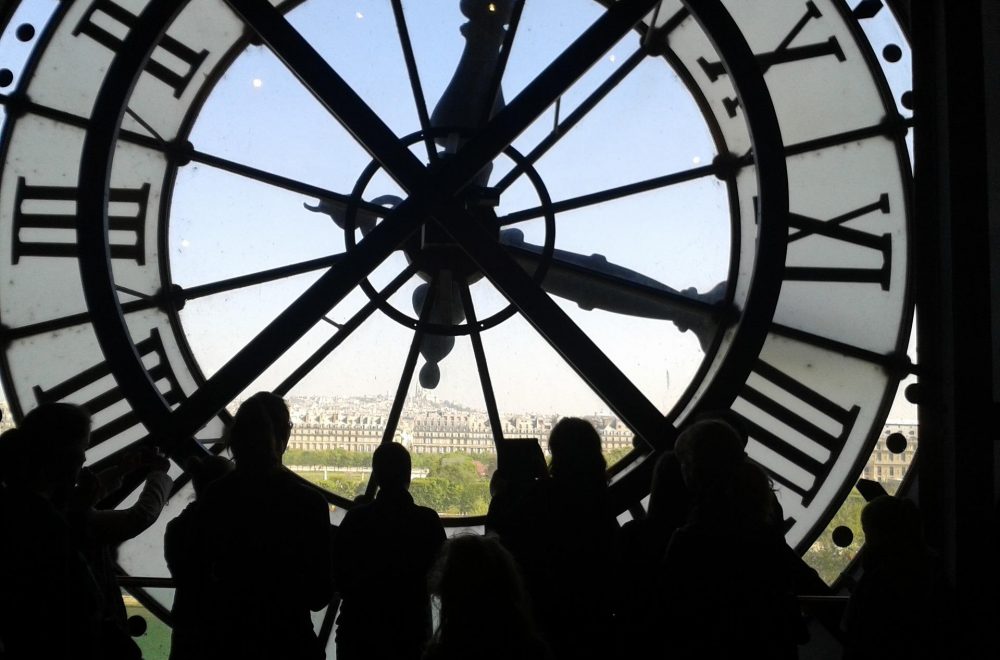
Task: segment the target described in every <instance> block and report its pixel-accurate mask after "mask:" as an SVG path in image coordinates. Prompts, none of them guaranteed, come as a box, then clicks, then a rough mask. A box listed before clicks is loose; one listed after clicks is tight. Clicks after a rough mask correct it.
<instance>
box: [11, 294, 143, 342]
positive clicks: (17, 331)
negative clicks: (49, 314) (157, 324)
mask: <svg viewBox="0 0 1000 660" xmlns="http://www.w3.org/2000/svg"><path fill="white" fill-rule="evenodd" d="M159 305H160V300H159V299H157V298H152V299H148V300H130V301H129V302H124V303H122V312H124V313H125V314H132V313H135V312H141V311H143V310H147V309H152V308H153V307H157V306H159ZM90 318H91V316H90V313H89V312H80V313H79V314H68V315H66V316H61V317H59V318H55V319H51V320H49V321H38V322H37V323H29V324H28V325H22V326H18V327H15V328H5V327H0V340H2V341H4V342H11V341H14V340H16V339H24V338H25V337H33V336H35V335H40V334H43V333H46V332H58V331H59V330H65V329H66V328H72V327H73V326H76V325H83V324H84V323H90Z"/></svg>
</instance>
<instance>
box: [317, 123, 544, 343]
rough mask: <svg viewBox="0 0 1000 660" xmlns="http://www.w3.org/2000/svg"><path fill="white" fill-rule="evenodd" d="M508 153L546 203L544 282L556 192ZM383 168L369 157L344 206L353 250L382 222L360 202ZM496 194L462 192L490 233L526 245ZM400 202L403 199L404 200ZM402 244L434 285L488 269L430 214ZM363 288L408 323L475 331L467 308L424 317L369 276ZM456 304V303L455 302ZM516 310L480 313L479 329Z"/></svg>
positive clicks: (538, 273)
mask: <svg viewBox="0 0 1000 660" xmlns="http://www.w3.org/2000/svg"><path fill="white" fill-rule="evenodd" d="M467 132H468V131H465V130H463V129H451V128H441V127H437V128H434V129H433V130H432V131H430V133H431V135H430V137H431V138H434V139H436V138H446V137H449V136H454V135H456V134H457V135H462V134H464V133H467ZM424 139H425V135H424V133H423V132H421V131H418V132H416V133H412V134H410V135H407V136H406V137H404V138H402V139H401V140H400V141H401V142H402V143H403V144H406V145H407V146H409V145H413V144H417V143H421V142H423V141H424ZM502 153H503V155H504V156H506V157H507V158H509V159H510V160H511V161H512V162H513V163H514V166H515V167H516V168H518V169H519V170H520V171H521V173H522V175H523V176H524V177H525V178H527V179H528V181H529V182H530V183H531V186H532V188H533V189H534V191H535V193H536V195H537V197H538V201H539V206H540V208H541V209H542V218H543V221H544V226H545V240H544V242H543V244H542V245H541V246H540V247H541V250H540V251H538V253H537V254H538V263H537V265H535V267H534V270H533V271H532V272H531V276H532V279H534V281H535V282H539V283H540V282H542V281H543V280H544V279H545V275H546V273H547V272H548V269H549V265H550V264H551V263H552V257H553V253H554V251H555V236H556V220H555V211H554V210H553V205H552V198H551V196H550V195H549V192H548V189H547V187H546V186H545V182H544V181H543V180H542V177H541V175H540V174H539V173H538V171H537V170H536V169H535V167H534V166H533V165H532V164H531V163H530V162H529V161H528V159H526V158H525V157H524V155H523V154H521V153H520V152H519V151H518V150H517V149H515V148H514V147H512V146H507V147H506V148H505V149H504V150H503V152H502ZM441 157H442V158H447V154H441ZM380 170H381V166H380V165H379V164H378V163H377V162H375V161H372V162H371V163H369V165H368V166H367V167H366V168H365V169H364V171H362V173H361V174H360V175H359V176H358V180H357V183H356V184H355V186H354V189H353V190H352V191H351V195H350V201H349V202H348V203H347V205H346V208H345V209H344V216H343V220H342V222H343V229H344V243H345V246H346V249H347V250H348V251H350V250H352V249H354V248H356V247H357V238H356V232H357V231H360V232H361V234H362V236H364V235H365V234H367V232H368V231H370V230H371V228H372V227H373V226H374V224H377V222H378V219H377V218H374V217H371V218H365V217H363V216H362V212H361V208H360V204H361V202H362V201H364V195H365V192H366V191H367V189H368V186H369V184H370V183H371V181H372V179H373V178H374V176H375V175H376V174H377V173H378V172H379V171H380ZM491 195H492V191H491V189H489V188H483V187H478V186H473V185H471V184H470V185H469V186H467V187H466V188H465V189H463V190H462V191H460V193H459V194H458V195H457V197H458V198H460V199H463V200H464V206H465V208H466V210H467V212H468V213H469V215H470V216H472V217H474V218H475V219H476V220H477V221H479V222H480V223H481V224H482V225H483V226H484V227H486V229H487V231H488V232H489V233H490V235H491V236H492V237H493V238H495V239H496V240H497V241H499V242H500V243H504V242H505V241H507V242H509V243H513V244H515V245H516V244H519V243H520V244H522V245H523V234H522V233H521V232H520V230H518V229H506V230H505V229H502V226H501V223H499V222H498V220H497V216H496V213H495V211H494V210H493V209H494V208H495V207H496V205H497V204H498V203H499V198H491ZM389 197H390V196H388V195H386V196H381V197H378V196H377V197H375V198H374V200H375V201H376V203H377V201H378V200H380V199H382V200H387V199H388V198H389ZM399 201H401V200H399ZM395 203H398V201H397V202H395ZM394 205H395V204H394ZM310 208H312V207H310ZM366 223H368V224H366ZM400 247H401V249H402V251H403V253H404V254H405V256H406V259H407V262H409V263H411V264H414V265H416V267H417V275H418V276H419V277H420V278H421V279H423V280H424V281H425V282H428V283H431V285H433V283H434V282H435V281H436V280H440V278H441V276H442V275H444V276H446V277H450V278H452V279H453V280H455V281H459V282H464V283H465V284H466V285H472V284H475V283H476V282H478V281H480V280H481V279H483V273H482V271H481V270H480V269H479V267H478V266H477V265H476V264H475V263H474V261H473V260H472V259H471V258H470V257H469V256H468V254H466V252H465V251H464V250H463V249H462V247H461V246H460V245H459V244H457V243H456V242H454V241H453V240H452V239H451V238H450V237H449V236H448V235H447V234H446V233H445V232H444V231H443V230H442V229H440V228H439V227H438V226H437V224H436V223H435V222H434V221H433V220H431V219H430V218H428V219H425V220H423V221H422V224H421V229H420V230H418V231H417V232H416V233H415V234H414V235H412V236H411V237H410V238H409V239H407V240H406V241H405V243H404V244H403V245H402V246H400ZM360 288H361V289H362V290H363V291H364V293H365V295H367V296H368V298H369V300H371V301H372V302H374V303H376V304H377V306H378V308H379V310H380V311H382V312H383V313H384V314H385V315H386V316H388V317H389V318H391V319H393V320H394V321H396V322H397V323H400V324H401V325H403V326H405V327H407V328H413V329H417V328H419V329H420V330H421V331H423V332H426V333H430V334H436V335H450V336H462V335H468V334H470V333H471V332H472V328H471V327H470V325H469V322H468V320H467V319H466V318H465V316H464V314H462V315H461V317H460V318H459V316H458V315H457V314H456V316H454V317H453V318H452V319H451V320H450V321H446V322H440V321H439V320H436V319H425V318H419V317H418V316H417V315H415V314H414V315H411V314H408V313H406V312H403V311H401V310H400V309H399V308H397V307H396V306H394V305H392V304H391V303H389V302H388V301H387V300H386V299H385V298H384V297H383V296H382V295H381V294H380V293H379V292H378V290H377V289H376V287H375V286H374V285H373V284H372V282H371V280H370V279H369V278H365V279H364V280H362V281H361V284H360ZM454 302H455V303H457V305H458V308H459V309H460V308H461V302H460V301H459V300H457V299H456V301H454ZM422 306H423V300H422V299H421V300H417V298H416V295H415V297H414V309H415V310H416V309H420V308H421V307H422ZM452 307H455V305H454V304H453V305H452ZM516 313H517V309H516V308H515V306H514V305H513V304H511V303H508V304H507V305H506V306H504V307H503V309H501V310H500V311H498V312H494V313H493V314H490V315H489V316H487V317H485V318H482V319H476V322H475V325H476V327H477V328H478V329H479V330H486V329H489V328H493V327H496V326H497V325H499V324H500V323H503V322H504V321H506V320H507V319H509V318H511V317H512V316H513V315H514V314H516Z"/></svg>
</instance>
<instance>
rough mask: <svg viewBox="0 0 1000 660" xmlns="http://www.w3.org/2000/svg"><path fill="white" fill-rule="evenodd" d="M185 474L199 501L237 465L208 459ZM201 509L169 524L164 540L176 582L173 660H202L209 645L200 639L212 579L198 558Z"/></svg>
mask: <svg viewBox="0 0 1000 660" xmlns="http://www.w3.org/2000/svg"><path fill="white" fill-rule="evenodd" d="M184 471H185V472H186V473H187V474H189V475H191V481H192V483H193V484H194V496H195V498H201V497H204V495H205V492H206V491H207V489H208V486H209V485H211V484H212V483H214V482H216V481H218V480H219V479H221V478H222V477H224V476H226V475H227V474H229V473H230V472H232V471H233V463H232V461H230V460H228V459H226V458H224V457H222V456H205V457H199V458H194V459H191V460H190V461H188V462H187V464H186V465H185V466H184ZM200 509H201V501H200V499H195V500H194V501H192V502H191V503H190V504H188V505H187V506H186V507H185V508H184V510H183V511H181V513H180V514H179V515H178V516H177V517H176V518H174V519H173V520H171V521H170V522H169V523H167V529H166V532H165V533H164V536H163V554H164V556H165V557H166V560H167V568H169V569H170V574H171V575H172V576H173V578H174V605H173V609H172V610H171V612H170V614H171V617H172V618H173V622H172V630H171V636H170V660H190V659H191V658H199V657H202V655H201V654H202V649H203V648H204V645H205V643H206V642H205V640H203V639H201V638H200V631H201V625H202V622H201V620H200V619H201V617H203V616H206V615H207V616H211V614H210V613H206V612H203V611H201V606H200V604H201V602H202V598H203V593H202V592H203V590H204V589H205V586H206V585H207V583H208V582H209V580H210V577H211V576H210V574H209V572H208V570H207V565H206V563H205V562H204V561H201V558H200V557H199V556H198V555H197V544H198V538H197V536H196V534H197V533H198V531H197V530H198V514H199V512H200Z"/></svg>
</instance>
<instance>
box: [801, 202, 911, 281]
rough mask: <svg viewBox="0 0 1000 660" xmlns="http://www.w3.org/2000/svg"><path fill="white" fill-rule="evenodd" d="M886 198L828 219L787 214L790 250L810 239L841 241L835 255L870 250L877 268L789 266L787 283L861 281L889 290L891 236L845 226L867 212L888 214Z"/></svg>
mask: <svg viewBox="0 0 1000 660" xmlns="http://www.w3.org/2000/svg"><path fill="white" fill-rule="evenodd" d="M889 210H890V209H889V195H887V194H885V193H883V194H882V195H880V196H879V197H878V199H876V200H875V201H874V202H872V203H870V204H865V205H863V206H859V207H858V208H856V209H853V210H851V211H848V212H847V213H844V214H842V215H839V216H837V217H835V218H830V219H829V220H820V219H818V218H812V217H809V216H807V215H802V214H800V213H789V215H788V226H789V228H790V229H792V230H793V231H791V232H790V233H789V234H788V244H789V250H790V251H791V246H792V244H793V243H795V242H796V241H800V240H804V239H807V238H808V237H810V236H824V237H826V238H828V239H833V240H835V241H840V242H841V245H838V246H837V250H836V252H835V254H842V255H843V254H847V251H851V252H856V251H857V250H858V249H861V250H863V251H866V252H868V251H870V253H871V254H873V255H874V256H875V257H876V259H877V260H879V261H880V265H879V266H878V267H875V268H848V267H842V266H841V267H802V266H788V267H786V268H785V279H786V280H800V281H802V280H805V281H812V282H862V283H872V284H878V285H879V286H880V287H881V288H882V290H883V291H888V290H889V286H890V277H891V275H892V236H891V235H889V234H871V233H868V232H866V231H861V230H859V229H853V228H851V227H848V226H846V223H847V222H849V221H851V220H854V219H855V218H860V217H862V216H865V215H868V214H870V213H875V212H881V213H882V214H888V213H889Z"/></svg>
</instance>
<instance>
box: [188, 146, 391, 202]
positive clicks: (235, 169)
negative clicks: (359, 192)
mask: <svg viewBox="0 0 1000 660" xmlns="http://www.w3.org/2000/svg"><path fill="white" fill-rule="evenodd" d="M184 155H185V157H186V158H188V159H190V160H191V161H192V162H196V163H201V164H203V165H209V166H211V167H214V168H216V169H219V170H223V171H225V172H230V173H231V174H237V175H239V176H242V177H244V178H247V179H252V180H254V181H260V182H261V183H266V184H268V185H270V186H274V187H275V188H281V189H283V190H287V191H289V192H294V193H299V194H302V195H305V196H306V197H316V198H318V199H326V200H331V201H334V202H340V203H341V204H343V205H344V206H347V205H348V204H354V206H355V207H356V208H357V209H358V210H359V211H365V212H367V213H370V214H372V215H374V216H376V217H378V218H384V217H385V216H387V215H389V209H387V208H385V207H384V206H380V205H378V204H372V203H371V202H366V201H364V200H360V199H352V198H351V196H350V195H345V194H344V193H339V192H335V191H333V190H329V189H328V188H323V187H321V186H314V185H312V184H310V183H305V182H304V181H299V180H297V179H292V178H289V177H286V176H281V175H280V174H275V173H274V172H268V171H267V170H262V169H259V168H256V167H252V166H250V165H245V164H243V163H237V162H236V161H233V160H229V159H227V158H221V157H219V156H214V155H212V154H208V153H205V152H203V151H198V150H196V149H192V150H190V151H185V152H184Z"/></svg>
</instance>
